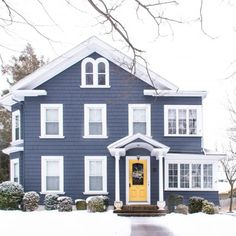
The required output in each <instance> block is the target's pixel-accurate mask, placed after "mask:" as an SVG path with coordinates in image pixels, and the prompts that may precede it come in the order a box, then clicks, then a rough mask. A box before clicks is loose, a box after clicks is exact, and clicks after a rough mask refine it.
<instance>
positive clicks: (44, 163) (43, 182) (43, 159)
mask: <svg viewBox="0 0 236 236" xmlns="http://www.w3.org/2000/svg"><path fill="white" fill-rule="evenodd" d="M47 161H59V178H60V182H59V190H58V191H48V190H47V189H46V186H47V185H46V173H47ZM41 193H42V194H46V193H58V194H64V157H63V156H41Z"/></svg>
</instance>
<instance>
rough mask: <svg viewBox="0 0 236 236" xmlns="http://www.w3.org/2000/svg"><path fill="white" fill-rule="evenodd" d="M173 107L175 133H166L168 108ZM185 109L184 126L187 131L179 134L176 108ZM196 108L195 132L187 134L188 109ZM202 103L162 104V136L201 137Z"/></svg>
mask: <svg viewBox="0 0 236 236" xmlns="http://www.w3.org/2000/svg"><path fill="white" fill-rule="evenodd" d="M169 109H173V110H176V134H169V133H168V110H169ZM179 109H186V111H187V114H186V119H187V120H186V122H187V123H186V126H187V133H186V134H179V133H178V132H179V129H178V110H179ZM190 109H196V110H197V134H189V110H190ZM202 119H203V118H202V105H164V136H175V137H202V129H203V126H202Z"/></svg>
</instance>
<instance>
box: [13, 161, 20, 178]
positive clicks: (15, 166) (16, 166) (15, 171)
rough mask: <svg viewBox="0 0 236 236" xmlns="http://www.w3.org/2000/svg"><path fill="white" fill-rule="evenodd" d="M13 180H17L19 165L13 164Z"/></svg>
mask: <svg viewBox="0 0 236 236" xmlns="http://www.w3.org/2000/svg"><path fill="white" fill-rule="evenodd" d="M13 171H14V178H18V177H19V164H18V163H14V170H13Z"/></svg>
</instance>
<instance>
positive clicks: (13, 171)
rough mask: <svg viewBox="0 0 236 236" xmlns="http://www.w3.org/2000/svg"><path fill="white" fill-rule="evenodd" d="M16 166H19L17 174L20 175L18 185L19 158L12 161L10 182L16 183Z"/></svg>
mask: <svg viewBox="0 0 236 236" xmlns="http://www.w3.org/2000/svg"><path fill="white" fill-rule="evenodd" d="M15 164H18V170H17V173H18V181H17V182H16V183H18V184H19V183H20V161H19V158H15V159H11V160H10V180H11V181H12V182H14V177H15V176H14V174H15V170H14V168H15Z"/></svg>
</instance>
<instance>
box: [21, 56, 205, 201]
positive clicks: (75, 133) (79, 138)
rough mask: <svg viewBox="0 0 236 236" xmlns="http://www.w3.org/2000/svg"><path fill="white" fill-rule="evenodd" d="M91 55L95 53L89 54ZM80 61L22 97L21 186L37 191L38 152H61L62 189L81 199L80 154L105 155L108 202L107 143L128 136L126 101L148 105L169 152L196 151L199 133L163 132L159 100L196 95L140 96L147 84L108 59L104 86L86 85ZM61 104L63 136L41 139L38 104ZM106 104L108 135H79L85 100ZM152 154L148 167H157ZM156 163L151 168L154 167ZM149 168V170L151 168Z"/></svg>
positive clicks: (111, 186) (195, 101)
mask: <svg viewBox="0 0 236 236" xmlns="http://www.w3.org/2000/svg"><path fill="white" fill-rule="evenodd" d="M91 57H93V58H97V57H99V55H98V54H96V53H94V54H92V55H91ZM80 78H81V62H78V63H76V64H75V65H73V66H71V67H70V68H68V69H67V70H65V71H63V72H62V73H60V74H58V75H57V76H55V77H54V78H52V79H51V80H49V81H47V82H45V83H44V84H42V85H41V86H39V87H38V88H37V89H45V90H47V96H41V97H35V98H33V97H32V98H26V99H25V102H24V124H25V125H24V126H23V127H24V150H25V151H24V177H25V179H24V186H25V190H26V191H30V190H34V191H37V192H40V191H41V156H44V155H54V156H55V155H60V156H64V175H65V176H64V183H65V194H66V195H69V196H71V197H73V198H74V199H75V198H84V197H85V196H84V195H83V192H84V156H88V155H94V156H96V155H98V156H99V155H101V156H107V167H108V170H107V173H108V174H107V178H108V192H109V197H110V199H111V202H112V201H114V195H115V192H114V191H115V160H114V158H113V157H111V156H110V154H109V152H108V150H107V146H108V145H109V144H111V143H112V142H114V141H117V140H118V139H120V138H122V137H124V136H126V135H128V104H129V103H130V104H131V103H148V104H151V120H152V121H151V130H152V137H153V138H154V139H155V140H157V141H159V142H161V143H163V144H165V145H167V146H169V147H170V152H186V153H201V152H202V149H201V138H200V137H164V136H163V135H164V105H165V104H174V105H175V104H176V105H177V104H179V105H201V103H202V101H201V98H197V97H194V98H192V97H182V98H181V97H158V98H153V97H151V96H144V95H143V90H144V89H151V87H150V86H149V85H147V84H146V83H144V82H142V81H141V80H139V79H137V78H135V77H133V76H131V75H130V74H129V73H128V72H126V71H124V70H123V69H121V68H120V67H118V66H117V65H115V64H113V63H111V62H110V85H111V88H109V89H98V88H96V89H86V88H80V85H81V80H80ZM42 103H62V104H63V110H64V115H63V118H64V136H65V138H64V139H40V138H39V136H40V104H42ZM90 103H102V104H107V135H108V137H109V138H107V139H84V138H83V135H84V104H90ZM156 162H157V161H156V160H155V159H154V158H152V162H151V166H152V167H151V169H152V168H156V167H157V168H158V166H157V165H156ZM153 165H154V166H155V167H154V166H153ZM152 170H153V169H152ZM151 176H152V180H151V185H152V188H153V193H152V202H155V201H156V200H157V192H158V169H157V170H154V171H152V173H151ZM120 177H121V180H120V184H121V199H122V200H123V201H125V158H123V157H122V158H121V160H120Z"/></svg>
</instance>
